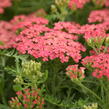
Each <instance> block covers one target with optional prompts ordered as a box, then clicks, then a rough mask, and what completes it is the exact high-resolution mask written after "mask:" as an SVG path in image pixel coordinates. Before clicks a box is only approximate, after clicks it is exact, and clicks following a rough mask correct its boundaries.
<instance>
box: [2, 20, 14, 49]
mask: <svg viewBox="0 0 109 109" xmlns="http://www.w3.org/2000/svg"><path fill="white" fill-rule="evenodd" d="M12 28H13V26H12V24H11V23H9V22H6V21H0V49H4V48H10V47H12V45H13V43H14V38H15V37H16V35H15V33H14V32H13V30H12Z"/></svg>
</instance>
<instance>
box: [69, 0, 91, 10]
mask: <svg viewBox="0 0 109 109" xmlns="http://www.w3.org/2000/svg"><path fill="white" fill-rule="evenodd" d="M89 1H90V0H70V1H69V4H68V6H69V8H71V9H75V8H83V6H84V5H85V4H86V3H87V2H89Z"/></svg>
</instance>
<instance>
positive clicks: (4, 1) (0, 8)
mask: <svg viewBox="0 0 109 109" xmlns="http://www.w3.org/2000/svg"><path fill="white" fill-rule="evenodd" d="M11 1H12V0H0V14H2V13H3V12H4V8H6V7H9V6H11V5H12V4H11Z"/></svg>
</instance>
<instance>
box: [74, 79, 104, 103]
mask: <svg viewBox="0 0 109 109" xmlns="http://www.w3.org/2000/svg"><path fill="white" fill-rule="evenodd" d="M73 82H74V83H75V84H77V85H79V86H80V87H81V88H82V89H84V90H86V91H87V92H89V93H90V94H92V95H93V96H94V97H95V98H96V99H98V100H99V102H100V103H101V104H103V101H102V100H101V98H100V97H99V96H98V95H97V94H96V93H95V92H93V91H92V90H91V89H89V88H87V87H86V86H85V85H83V84H82V83H81V82H80V81H73Z"/></svg>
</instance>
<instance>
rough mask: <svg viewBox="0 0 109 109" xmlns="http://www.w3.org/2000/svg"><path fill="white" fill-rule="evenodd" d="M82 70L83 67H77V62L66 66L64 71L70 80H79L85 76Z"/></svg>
mask: <svg viewBox="0 0 109 109" xmlns="http://www.w3.org/2000/svg"><path fill="white" fill-rule="evenodd" d="M84 70H85V68H84V67H80V68H79V67H78V65H77V64H75V65H69V66H68V67H67V68H66V71H67V72H66V74H67V75H68V76H69V77H70V79H71V80H74V79H79V80H81V79H83V78H84V77H85V75H84Z"/></svg>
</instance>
